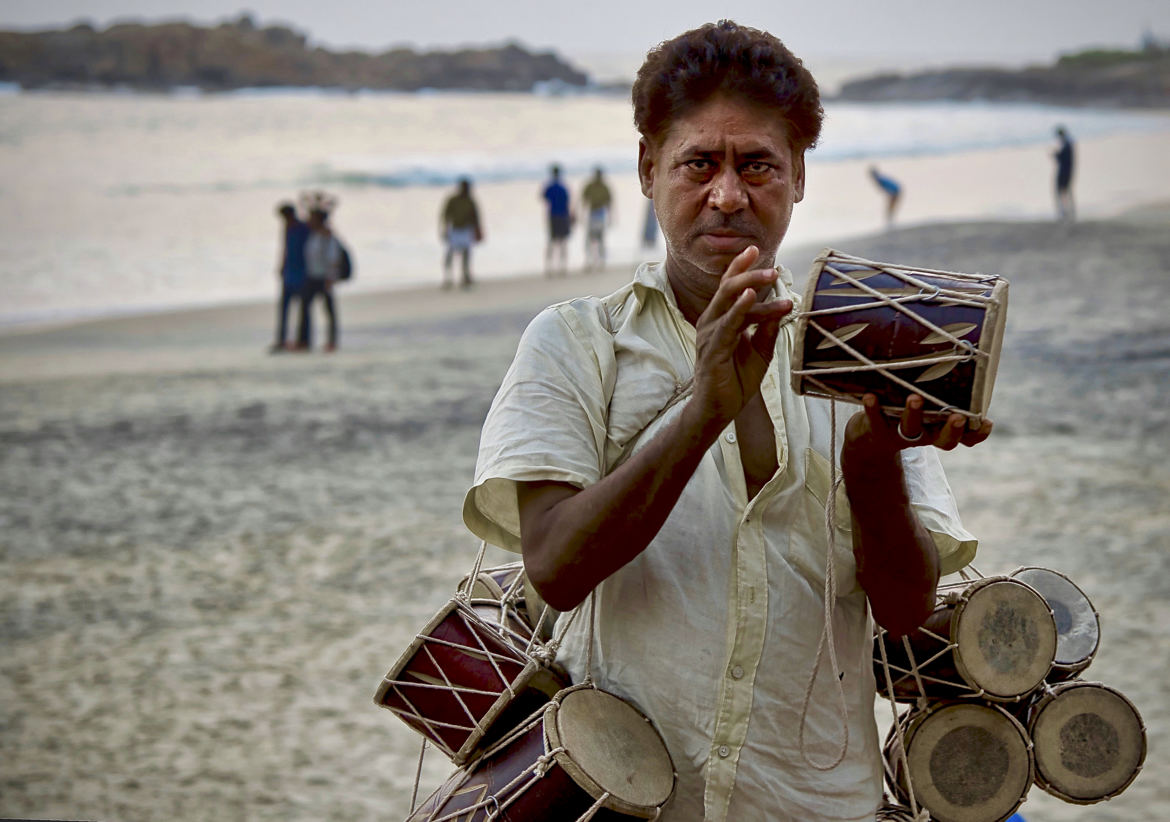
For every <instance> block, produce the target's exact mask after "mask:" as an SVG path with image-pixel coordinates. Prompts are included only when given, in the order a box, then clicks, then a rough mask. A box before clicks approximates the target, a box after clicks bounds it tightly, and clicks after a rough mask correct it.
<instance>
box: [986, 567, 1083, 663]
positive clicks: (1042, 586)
mask: <svg viewBox="0 0 1170 822" xmlns="http://www.w3.org/2000/svg"><path fill="white" fill-rule="evenodd" d="M1009 576H1010V577H1011V578H1012V579H1019V580H1021V581H1023V582H1025V583H1027V584H1029V585H1031V586H1032V587H1033V588H1035V589H1036V591H1037V593H1039V594H1040V595H1041V596H1042V597H1044V599H1045V601H1046V602H1048V606H1049V607H1050V608H1051V609H1052V615H1053V619H1054V620H1055V622H1056V633H1057V646H1056V655H1055V658H1054V659H1053V662H1052V671H1051V672H1050V673H1049V674H1048V676H1047V677H1046V679H1047V681H1048V682H1050V683H1056V682H1066V681H1068V680H1070V679H1074V678H1076V677H1079V676H1080V675H1081V674H1083V673H1084V672H1085V670H1086V669H1087V668H1088V667H1089V665H1090V664H1091V663H1092V662H1093V658H1094V657H1095V656H1096V655H1097V649H1098V648H1099V647H1100V644H1101V618H1100V615H1099V614H1098V613H1097V610H1096V609H1095V608H1094V607H1093V603H1092V600H1090V599H1089V597H1088V595H1087V594H1086V593H1085V592H1084V591H1083V590H1081V588H1080V587H1079V586H1077V585H1076V583H1074V582H1073V581H1072V580H1071V579H1069V578H1068V577H1067V576H1065V575H1064V574H1062V573H1060V572H1059V571H1054V570H1052V569H1050V568H1042V567H1040V566H1036V565H1028V566H1025V567H1023V568H1017V569H1016V570H1015V571H1012V573H1011V574H1010V575H1009Z"/></svg>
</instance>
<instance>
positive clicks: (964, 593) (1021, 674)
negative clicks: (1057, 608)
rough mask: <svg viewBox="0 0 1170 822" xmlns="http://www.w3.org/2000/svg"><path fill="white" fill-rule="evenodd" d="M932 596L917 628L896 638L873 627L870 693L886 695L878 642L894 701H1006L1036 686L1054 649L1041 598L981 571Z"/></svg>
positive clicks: (1052, 629)
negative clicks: (934, 603) (935, 601)
mask: <svg viewBox="0 0 1170 822" xmlns="http://www.w3.org/2000/svg"><path fill="white" fill-rule="evenodd" d="M940 600H941V604H940V605H939V606H938V607H937V608H936V609H935V611H934V613H933V614H931V615H930V616H929V617H927V620H926V622H925V623H924V624H923V625H922V627H921V628H918V629H917V630H915V631H913V632H912V633H910V634H908V635H906V636H905V637H903V638H902V639H900V640H891V639H890V637H889V635H888V634H887V633H886V632H885V631H880V630H879V631H878V633H877V635H876V636H875V637H874V676H875V677H876V679H877V686H878V693H880V694H882V695H883V696H889V693H888V692H887V685H886V679H885V673H884V671H883V670H882V649H883V647H884V649H885V658H886V661H887V662H888V664H889V667H890V679H891V682H892V684H893V691H894V699H895V700H898V701H911V702H912V701H915V700H917V699H919V698H921V697H936V698H955V697H969V696H980V697H983V698H985V699H990V700H993V701H996V702H1013V701H1017V700H1019V699H1020V698H1022V697H1024V696H1026V695H1027V694H1029V693H1031V692H1032V691H1034V690H1035V689H1036V688H1037V687H1039V686H1040V684H1041V683H1042V682H1043V681H1044V678H1045V677H1046V676H1047V675H1048V672H1049V671H1050V670H1051V669H1052V660H1053V658H1054V655H1055V653H1056V623H1055V621H1054V620H1053V618H1052V611H1051V610H1049V608H1048V604H1047V603H1046V602H1045V601H1044V598H1043V597H1042V596H1040V595H1039V594H1038V593H1036V591H1035V590H1033V589H1032V588H1031V587H1030V586H1028V585H1026V584H1025V583H1023V582H1020V581H1019V580H1016V579H1010V578H1008V577H987V578H985V579H979V580H975V581H974V582H972V583H969V584H967V585H966V587H964V588H962V589H959V590H952V591H949V592H947V593H943V594H940ZM920 682H921V686H920V684H919V683H920Z"/></svg>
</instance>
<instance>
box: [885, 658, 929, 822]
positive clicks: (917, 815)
mask: <svg viewBox="0 0 1170 822" xmlns="http://www.w3.org/2000/svg"><path fill="white" fill-rule="evenodd" d="M877 646H878V652H879V654H880V656H881V658H882V676H883V677H884V679H885V681H886V683H885V684H886V696H887V698H889V700H890V710H891V711H892V712H893V715H894V735H895V736H896V737H897V739H898V753H897V756H898V759H900V760H901V762H902V773H903V774H905V776H906V794H907V798H908V799H909V800H910V812H911V813H912V814H914V819H915V820H916V822H917V821H918V820H920V819H921V820H922V822H929V820H930V815H929V814H928V813H927V812H926V809H925V808H923V809H919V807H918V797H917V795H915V793H914V780H913V779H912V778H911V776H910V760H909V759H908V758H907V756H906V738H905V735H904V734H903V733H902V723H901V722H900V721H899V719H900V718H899V716H898V703H897V701H895V696H896V694H895V693H894V680H893V678H891V676H890V661H889V659H888V658H887V657H886V643H885V642H878V643H877ZM911 667H914V665H913V662H911ZM919 687H920V688H921V683H919ZM919 692H920V693H921V691H919ZM887 759H888V757H882V760H883V762H885V765H886V768H887V770H888V769H889V767H890V765H889V762H888V761H887ZM889 775H890V777H891V779H890V784H892V785H897V784H898V780H897V778H896V774H893V773H891V774H889Z"/></svg>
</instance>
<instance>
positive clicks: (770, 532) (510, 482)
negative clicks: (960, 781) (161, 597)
mask: <svg viewBox="0 0 1170 822" xmlns="http://www.w3.org/2000/svg"><path fill="white" fill-rule="evenodd" d="M633 99H634V119H635V122H636V124H637V126H638V130H639V132H640V133H641V135H642V138H641V140H640V141H639V162H638V171H639V177H640V180H641V185H642V192H643V194H644V195H646V196H647V197H650V198H652V199H653V201H654V205H655V209H656V211H657V214H658V220H659V223H660V224H661V226H662V231H663V235H664V236H665V238H666V260H665V262H664V263H662V264H648V265H643V266H641V267H640V268H639V269H638V271H637V272H636V273H635V275H634V281H633V282H632V283H631V284H630V285H628V286H626V287H625V288H623V289H621V290H619V291H617V292H615V293H614V294H612V295H610V296H608V297H606V298H603V299H600V300H598V299H592V298H590V299H582V300H575V301H571V302H568V303H562V304H560V305H558V306H554V307H553V308H551V309H547V310H546V311H544V312H542V313H541V314H540V315H539V316H538V317H537V318H536V319H535V320H534V321H533V322H532V324H531V325H530V326H529V328H528V330H527V331H526V332H525V334H524V337H523V339H522V340H521V343H520V346H519V349H518V351H517V354H516V359H515V361H514V362H513V364H512V367H511V369H510V370H509V372H508V374H507V375H506V376H505V378H504V382H503V385H502V386H501V388H500V391H499V393H498V394H497V396H496V399H495V401H494V403H493V405H492V409H491V411H490V412H489V414H488V418H487V420H486V422H485V424H484V429H483V435H482V438H481V443H480V454H479V462H478V465H477V468H476V477H475V484H474V486H473V487H472V489H471V491H470V492H469V493H468V496H467V499H466V501H465V504H464V520H465V521H466V523H467V524H468V526H469V527H470V528H471V530H472V531H474V532H475V533H476V534H478V535H480V536H482V537H483V538H485V539H487V540H488V541H490V542H492V543H494V544H497V545H501V546H504V547H506V548H510V549H513V550H521V551H522V552H523V556H524V564H525V568H526V569H527V571H528V574H529V576H530V578H531V580H532V582H533V583H534V584H535V586H536V588H537V590H538V591H539V592H540V594H541V595H542V596H543V597H544V598H545V599H546V601H547V602H548V603H549V605H551V606H552V607H554V608H557V609H559V610H561V611H568V610H570V609H572V608H574V607H575V606H577V605H579V604H581V603H585V605H584V606H583V607H582V609H581V611H580V612H579V613H578V615H577V618H576V619H575V620H574V621H573V622H572V623H571V624H570V625H569V627H568V628H567V633H566V634H565V637H564V642H563V645H562V647H561V650H562V653H561V655H560V657H559V659H560V660H561V661H563V662H564V663H565V664H566V666H567V667H568V669H569V672H570V674H571V676H572V678H573V681H574V682H580V681H582V679H583V678H584V676H585V675H586V674H587V673H588V674H590V675H591V676H592V678H593V681H594V682H595V683H596V684H597V685H598V686H599V687H601V688H603V689H605V690H608V691H611V692H614V693H616V694H618V695H619V696H621V697H623V698H625V699H627V700H629V701H631V702H632V703H634V704H635V705H637V706H638V707H639V708H640V709H641V710H642V711H644V712H645V713H646V714H647V715H648V716H649V718H650V719H651V721H652V722H653V723H654V725H655V727H657V728H658V730H659V731H660V732H661V733H662V735H663V738H664V739H665V741H666V744H667V747H668V749H669V751H670V754H671V757H672V759H673V762H674V767H675V769H676V770H677V772H678V783H677V786H676V790H675V794H674V796H673V798H672V799H671V801H670V802H669V804H668V805H667V806H666V808H665V810H664V812H663V814H662V819H663V820H668V821H669V822H691V821H692V820H695V821H696V822H697V820H709V821H710V822H715V821H716V820H749V819H750V820H791V819H816V820H822V821H823V820H863V819H864V820H872V819H873V818H874V812H875V808H876V807H877V805H878V801H879V799H880V796H881V760H880V751H879V747H878V740H877V731H876V728H875V722H874V714H873V699H874V678H873V673H872V665H871V659H872V650H871V647H872V643H871V630H872V623H871V622H870V621H869V610H868V608H867V600H868V605H869V608H872V613H873V615H874V617H875V618H876V620H877V621H878V622H879V623H881V624H882V625H883V626H885V627H886V628H887V629H889V630H890V631H891V632H892V633H893V634H895V635H899V634H903V633H905V632H907V631H910V630H912V629H913V628H914V627H915V626H917V625H918V624H920V623H921V621H922V620H923V619H924V618H925V617H926V616H927V615H928V614H929V613H930V612H931V611H932V609H933V606H934V598H935V589H936V584H937V580H938V577H939V574H940V571H941V572H950V571H952V570H956V569H957V568H958V567H960V566H961V565H963V564H964V563H965V562H967V561H969V560H970V558H971V557H972V556H973V554H974V548H975V541H974V538H973V537H971V536H970V535H969V534H968V533H967V532H966V531H965V530H964V529H963V527H962V525H961V523H960V522H959V520H958V517H957V513H956V512H955V506H954V500H953V498H952V496H951V494H950V491H949V488H948V487H947V485H946V480H945V477H944V476H943V474H942V470H941V467H940V465H939V461H938V456H937V453H936V451H935V449H934V448H913V449H911V446H925V445H934V446H937V447H938V448H943V449H949V448H954V447H955V446H956V445H958V444H959V443H960V442H963V443H965V444H974V443H976V442H979V441H981V440H982V439H984V438H986V436H987V435H988V434H989V433H990V423H986V424H985V425H984V426H983V427H982V428H981V429H980V430H978V431H967V430H966V428H965V426H964V419H963V417H962V416H960V415H957V414H955V415H952V416H951V417H950V418H949V419H947V420H946V421H945V424H941V425H926V424H924V422H923V416H922V401H921V398H920V397H917V396H915V397H912V398H910V399H909V400H908V401H907V404H906V408H905V409H904V411H903V413H902V415H901V418H900V419H896V420H887V419H885V418H884V417H883V415H882V413H881V412H880V410H879V408H878V406H877V403H876V401H875V398H874V397H872V396H867V397H866V400H865V407H864V410H862V411H859V412H857V413H856V414H854V415H853V416H851V417H849V415H848V414H846V413H844V411H843V409H842V413H841V414H840V418H839V419H838V418H837V417H836V415H835V414H834V411H833V409H832V407H831V406H830V405H829V403H827V402H826V401H823V400H817V399H811V398H804V397H800V396H797V395H795V394H794V393H793V392H792V390H791V388H790V382H789V379H788V374H789V367H790V363H789V358H790V356H791V350H792V344H793V341H794V340H793V324H792V323H791V322H789V320H790V319H791V316H790V314H791V311H792V309H793V302H794V300H795V299H797V298H796V296H795V294H794V293H793V291H792V279H791V276H790V275H789V274H788V272H786V271H784V270H779V271H778V270H777V269H775V268H773V266H774V265H775V256H776V253H777V250H778V248H779V246H780V242H781V240H782V239H783V238H784V234H785V232H786V231H787V228H788V224H789V220H790V218H791V215H792V208H793V205H794V204H795V203H797V202H799V201H800V200H801V199H802V197H803V195H804V182H805V174H804V152H805V151H806V150H807V149H808V148H809V147H810V146H812V144H813V143H814V142H815V141H816V139H817V136H818V134H819V131H820V124H821V117H822V112H821V106H820V98H819V93H818V91H817V88H816V84H815V82H814V81H813V79H812V77H811V75H810V74H809V73H808V72H807V70H805V69H804V67H803V65H802V64H801V63H800V61H799V60H797V59H796V58H795V57H793V55H792V54H791V52H789V51H788V50H787V49H786V48H785V47H784V46H783V45H782V44H781V43H780V41H779V40H777V39H776V38H774V37H772V36H771V35H769V34H766V33H763V32H759V31H756V30H754V29H750V28H745V27H741V26H738V25H736V24H734V23H731V22H728V21H723V22H721V23H719V24H712V25H707V26H703V27H702V28H699V29H696V30H694V31H691V32H687V33H686V34H683V35H680V36H679V37H677V38H675V39H674V40H671V41H668V42H666V43H663V44H662V45H660V46H659V47H657V48H655V49H654V50H652V51H651V52H650V54H649V55H648V56H647V60H646V63H645V64H644V65H643V66H642V69H641V70H640V71H639V73H638V77H637V80H636V82H635V84H634V89H633ZM773 292H774V293H773ZM847 417H848V419H847V420H846V418H847ZM835 423H836V426H835V427H833V426H834V424H835ZM834 445H835V446H836V448H837V449H838V453H834V452H833V450H832V448H833V446H834ZM908 449H910V450H908ZM835 459H836V460H837V461H838V462H839V464H840V465H841V469H842V472H843V475H844V481H845V490H846V492H847V495H848V499H847V500H846V499H845V495H844V494H840V493H837V494H835V493H834V490H835V489H834V484H833V482H832V481H831V472H830V466H831V464H832V462H833V461H834V460H835ZM827 507H828V508H830V509H831V510H833V511H834V512H835V514H836V516H835V519H834V525H835V528H834V529H833V530H832V539H830V535H829V534H827V533H826V531H827V523H826V518H827V517H826V509H827ZM850 508H851V509H852V511H851V513H850ZM851 547H852V550H850V548H851ZM830 562H831V563H832V566H831V567H832V568H833V573H834V576H835V588H836V595H835V597H833V598H832V599H829V602H830V605H831V613H832V620H831V623H830V625H829V626H826V625H825V621H824V610H825V602H826V599H828V598H829V596H831V592H829V594H827V591H826V589H831V588H832V587H833V586H832V585H829V584H827V580H828V574H827V570H828V568H829V567H830V565H829V563H830ZM591 595H592V596H591ZM591 601H592V605H590V602H591ZM563 618H565V617H563ZM566 619H567V618H566ZM827 627H831V632H830V633H829V636H831V637H833V647H834V648H835V651H836V659H837V660H838V661H839V662H840V672H839V674H840V676H839V677H838V675H837V673H836V672H834V671H833V670H832V669H833V667H834V666H833V664H832V663H831V660H829V661H826V660H823V659H822V660H821V664H820V665H819V675H817V676H816V677H815V678H814V673H815V672H816V671H817V669H818V656H820V655H819V654H818V644H819V643H820V640H821V637H822V635H823V633H824V632H825V630H826V628H827ZM806 693H808V694H809V696H810V698H809V700H808V702H807V703H806V702H805V694H806ZM599 721H603V720H601V719H599ZM802 728H803V733H802ZM802 737H803V740H804V741H803V744H801V743H800V742H798V740H800V739H801V738H802ZM810 760H811V762H810Z"/></svg>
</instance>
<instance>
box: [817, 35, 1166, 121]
mask: <svg viewBox="0 0 1170 822" xmlns="http://www.w3.org/2000/svg"><path fill="white" fill-rule="evenodd" d="M837 99H840V100H849V101H859V102H860V101H872V102H893V101H917V100H960V101H970V100H986V101H994V102H1028V103H1047V104H1052V105H1069V106H1097V107H1109V108H1164V107H1170V50H1166V49H1163V48H1150V49H1146V50H1144V51H1139V52H1103V51H1091V52H1082V53H1080V54H1074V55H1067V56H1065V57H1062V58H1060V60H1058V61H1057V62H1056V63H1055V64H1054V65H1051V66H1036V67H1031V68H1026V69H1021V70H1017V71H1012V70H1007V69H996V68H956V69H944V70H939V71H925V72H920V73H917V74H909V75H903V74H882V75H876V76H873V77H866V78H863V79H859V80H853V81H849V82H846V83H845V84H843V85H842V87H841V91H840V94H839V95H838V97H837Z"/></svg>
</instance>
